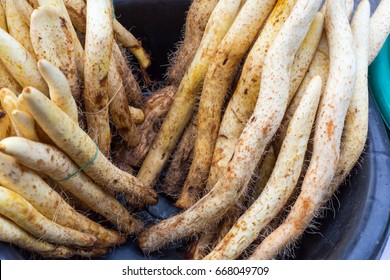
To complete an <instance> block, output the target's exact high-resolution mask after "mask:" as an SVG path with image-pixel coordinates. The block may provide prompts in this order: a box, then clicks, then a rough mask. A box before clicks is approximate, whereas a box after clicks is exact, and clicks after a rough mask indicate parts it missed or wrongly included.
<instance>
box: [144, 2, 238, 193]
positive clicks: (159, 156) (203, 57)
mask: <svg viewBox="0 0 390 280" xmlns="http://www.w3.org/2000/svg"><path fill="white" fill-rule="evenodd" d="M240 4H241V1H239V0H220V1H219V2H218V4H217V6H216V7H215V9H214V10H213V12H212V14H211V16H210V19H209V21H208V23H207V26H206V30H205V32H204V36H203V39H202V42H201V43H200V46H199V48H198V51H197V52H196V55H195V58H194V60H193V61H192V63H191V65H190V67H189V68H188V70H187V72H186V74H185V75H184V78H183V79H182V81H181V83H180V86H179V89H178V91H177V94H176V95H175V99H174V101H173V104H172V106H171V109H170V111H169V113H168V115H167V117H166V118H165V120H164V123H163V125H162V127H161V129H160V131H159V133H158V135H157V138H156V139H155V141H154V143H153V146H152V148H151V149H150V150H149V153H148V155H147V156H146V159H145V160H144V162H143V164H142V166H141V169H140V171H139V173H138V178H139V179H140V180H141V181H142V182H143V183H144V184H145V185H147V186H152V185H154V183H155V182H156V179H157V177H158V176H159V175H160V172H161V171H162V169H163V168H164V166H165V164H166V163H167V161H168V159H169V157H170V155H171V153H172V151H173V149H174V148H175V146H176V144H177V141H178V140H179V138H180V136H181V134H182V132H183V130H184V128H185V127H186V126H187V124H188V122H189V121H190V119H191V117H192V114H193V110H194V106H195V104H196V93H197V90H198V88H199V86H200V84H201V82H202V81H203V79H204V75H205V74H206V71H207V68H208V66H209V64H210V63H211V61H212V59H213V57H214V55H215V52H216V51H217V49H218V45H219V43H220V42H221V41H222V39H223V37H224V36H225V34H226V33H227V32H228V30H229V28H230V26H231V25H232V23H233V21H234V19H235V18H236V16H237V13H238V12H239V8H240Z"/></svg>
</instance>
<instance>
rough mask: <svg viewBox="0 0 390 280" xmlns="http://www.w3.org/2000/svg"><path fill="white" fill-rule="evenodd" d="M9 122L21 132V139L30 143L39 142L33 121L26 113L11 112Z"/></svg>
mask: <svg viewBox="0 0 390 280" xmlns="http://www.w3.org/2000/svg"><path fill="white" fill-rule="evenodd" d="M11 120H12V122H13V123H14V124H15V126H16V127H18V129H19V130H20V132H21V135H20V136H21V137H24V138H26V139H29V140H32V141H39V137H38V134H37V130H36V128H35V120H34V119H33V117H31V116H30V115H29V114H28V113H26V112H23V111H20V110H13V111H12V114H11Z"/></svg>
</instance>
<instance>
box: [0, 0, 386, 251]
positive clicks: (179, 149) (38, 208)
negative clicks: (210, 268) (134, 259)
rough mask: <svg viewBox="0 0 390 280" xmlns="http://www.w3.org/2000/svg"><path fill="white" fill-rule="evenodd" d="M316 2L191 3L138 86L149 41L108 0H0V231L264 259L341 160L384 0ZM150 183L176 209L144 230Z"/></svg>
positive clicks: (307, 210)
mask: <svg viewBox="0 0 390 280" xmlns="http://www.w3.org/2000/svg"><path fill="white" fill-rule="evenodd" d="M322 2H323V1H322V0H278V1H276V0H193V1H192V4H191V6H190V8H189V10H188V13H187V16H186V23H185V26H184V28H183V30H184V33H183V41H182V42H181V43H180V44H178V50H177V52H176V53H175V54H174V56H173V58H171V65H170V67H169V68H168V70H167V73H166V79H165V80H164V81H159V83H156V84H158V89H157V90H155V92H154V93H153V94H151V95H148V96H146V95H143V93H142V90H144V89H147V88H149V89H150V88H152V86H151V81H150V80H149V79H148V74H147V72H148V66H149V65H150V63H151V60H150V58H149V53H148V51H147V50H145V49H144V48H143V47H142V46H141V43H140V42H139V41H138V40H137V39H136V38H135V37H134V36H133V35H132V34H131V33H130V32H129V31H128V30H127V29H126V28H125V27H124V26H122V25H121V24H120V23H119V22H118V21H117V20H116V18H115V11H114V7H113V4H112V1H110V0H1V4H0V25H1V26H0V27H1V28H0V72H1V73H0V88H1V91H0V100H1V106H0V241H4V242H7V243H11V244H15V245H16V246H19V247H21V248H23V249H26V250H28V251H31V252H34V253H37V254H39V255H41V256H43V257H45V258H69V257H72V256H82V257H96V256H104V255H105V254H106V253H107V252H108V250H109V249H110V248H113V247H115V246H120V245H122V244H124V243H125V242H126V239H128V238H130V239H134V238H135V239H136V241H137V242H138V244H139V247H140V248H141V249H142V250H143V252H144V253H145V254H148V253H151V252H154V251H157V250H159V249H161V248H164V247H166V246H167V245H168V244H170V243H172V242H175V241H178V240H187V241H189V242H188V254H187V255H188V256H189V257H190V258H192V259H273V258H276V257H277V256H278V255H279V254H280V253H282V252H284V250H285V249H286V248H288V247H289V246H291V245H292V244H294V243H295V242H296V240H297V239H298V238H299V237H300V236H301V235H302V234H303V233H304V232H305V230H306V229H307V228H308V227H310V225H311V224H312V221H313V219H315V218H316V217H317V216H319V215H320V213H321V209H323V206H324V205H325V204H326V203H327V202H328V201H329V199H331V197H332V196H333V194H334V193H335V191H336V190H337V188H338V186H339V185H340V184H341V183H343V182H344V181H345V179H346V178H347V176H348V174H349V173H350V171H351V170H352V168H353V167H354V166H355V164H356V163H357V162H358V160H359V157H360V155H361V154H362V152H363V150H364V147H365V142H366V138H367V130H368V86H367V69H368V65H369V64H370V63H371V62H372V61H373V59H374V58H375V57H376V55H377V53H378V52H379V50H380V48H381V46H382V45H383V43H384V41H385V39H386V38H387V36H388V34H389V32H390V22H389V16H390V0H382V1H381V2H380V4H379V6H378V8H377V9H376V11H375V13H373V15H372V16H371V13H370V3H369V1H368V0H362V1H361V2H360V3H359V4H358V5H357V7H354V1H353V0H327V1H326V2H325V3H324V4H323V3H322ZM354 8H355V9H356V11H355V12H354V13H352V11H354V10H355V9H354ZM352 14H353V15H352ZM152 56H153V54H152ZM129 58H130V59H133V60H134V61H131V65H132V66H130V61H129ZM153 88H154V89H155V88H156V86H154V87H153ZM157 193H161V194H160V195H166V196H169V197H170V198H171V199H172V201H173V203H174V205H175V206H176V207H177V208H179V209H182V211H181V212H180V213H179V214H177V215H174V216H172V217H170V218H168V219H165V220H162V221H159V222H158V223H156V224H154V225H151V226H149V227H146V226H145V225H144V222H143V221H142V220H141V219H140V218H139V217H137V214H136V213H137V212H139V211H142V210H145V209H147V207H148V206H152V205H155V204H157V202H158V195H157Z"/></svg>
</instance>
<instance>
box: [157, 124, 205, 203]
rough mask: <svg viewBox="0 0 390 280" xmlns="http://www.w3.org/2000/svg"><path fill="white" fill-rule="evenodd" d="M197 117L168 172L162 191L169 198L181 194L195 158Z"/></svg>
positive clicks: (182, 141)
mask: <svg viewBox="0 0 390 280" xmlns="http://www.w3.org/2000/svg"><path fill="white" fill-rule="evenodd" d="M197 123H198V118H197V116H194V117H192V119H191V122H190V123H189V125H188V126H187V128H186V130H185V131H184V133H183V136H182V137H181V139H180V143H179V145H178V146H177V148H176V151H175V153H174V155H173V159H172V161H171V164H170V166H169V169H168V172H167V174H166V176H165V178H164V183H163V185H162V186H161V190H162V191H163V192H164V193H165V194H166V195H168V196H170V197H172V198H174V199H177V198H178V197H179V195H180V193H181V190H182V187H183V183H184V181H185V179H186V177H187V174H188V170H189V168H190V165H191V161H192V158H193V150H194V144H195V138H196V133H197Z"/></svg>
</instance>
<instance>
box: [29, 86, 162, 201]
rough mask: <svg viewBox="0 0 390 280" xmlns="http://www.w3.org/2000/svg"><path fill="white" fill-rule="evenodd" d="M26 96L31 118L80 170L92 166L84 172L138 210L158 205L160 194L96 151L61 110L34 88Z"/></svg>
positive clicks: (86, 137) (88, 138)
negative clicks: (130, 198)
mask: <svg viewBox="0 0 390 280" xmlns="http://www.w3.org/2000/svg"><path fill="white" fill-rule="evenodd" d="M22 94H23V96H24V99H25V102H26V105H27V106H28V109H29V111H30V113H31V115H32V116H33V117H34V119H35V120H36V122H37V123H38V124H39V125H40V126H41V127H42V129H43V130H44V131H45V132H46V133H47V135H48V136H49V137H50V138H51V139H52V140H53V141H54V143H55V144H56V145H57V147H61V149H62V151H64V152H65V153H66V154H67V155H68V156H69V157H70V158H71V159H72V160H73V161H74V162H75V163H76V164H77V165H78V166H80V167H81V166H83V165H85V164H86V163H88V162H91V161H92V162H91V163H90V165H89V166H88V167H86V168H85V169H84V172H85V173H86V174H87V175H88V176H89V177H90V178H91V179H92V180H94V181H95V182H96V183H98V184H99V185H101V186H102V187H104V188H105V189H107V190H109V191H116V192H124V193H126V194H128V195H130V196H131V197H132V201H131V204H135V205H137V206H140V205H141V206H142V205H150V204H155V203H156V202H157V194H156V193H155V192H154V191H153V190H152V189H151V188H149V187H145V186H144V185H143V184H142V183H141V182H140V181H139V180H138V179H136V178H135V177H133V176H132V175H131V174H129V173H126V172H123V171H121V170H120V169H118V168H117V167H115V166H114V165H113V164H112V163H111V162H110V161H109V160H108V159H107V158H106V157H105V156H104V155H103V154H102V153H101V152H99V151H98V150H97V148H96V144H95V143H94V142H93V140H92V139H91V138H90V137H88V135H87V134H86V133H85V132H84V131H83V130H82V129H81V128H80V127H79V126H78V125H77V124H76V123H75V122H74V121H73V120H72V119H71V118H70V117H69V116H68V115H67V114H65V113H64V112H63V111H62V110H61V109H59V108H58V107H57V106H55V105H54V104H53V103H52V102H51V101H50V100H49V99H48V98H46V97H45V96H44V95H43V94H42V93H40V92H39V91H37V90H36V89H34V88H29V87H27V88H25V89H24V90H23V93H22Z"/></svg>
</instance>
